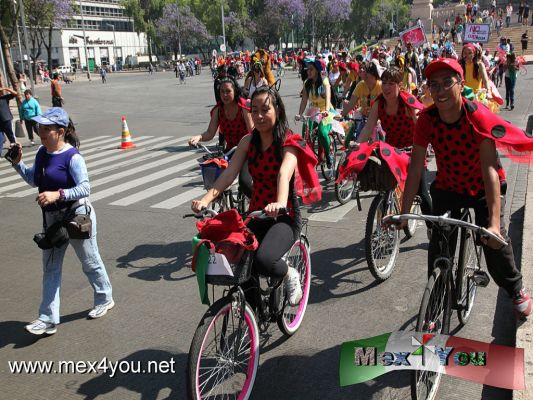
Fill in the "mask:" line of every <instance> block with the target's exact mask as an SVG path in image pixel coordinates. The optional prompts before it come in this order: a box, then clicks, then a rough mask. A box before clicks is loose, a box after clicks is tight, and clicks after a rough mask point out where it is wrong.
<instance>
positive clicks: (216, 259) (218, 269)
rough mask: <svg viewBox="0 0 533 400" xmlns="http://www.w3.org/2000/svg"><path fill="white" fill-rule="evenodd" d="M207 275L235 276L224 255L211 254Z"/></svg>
mask: <svg viewBox="0 0 533 400" xmlns="http://www.w3.org/2000/svg"><path fill="white" fill-rule="evenodd" d="M207 275H217V276H221V275H223V276H234V275H233V271H232V269H231V266H230V265H229V262H228V260H227V258H226V257H225V256H224V254H220V253H215V252H214V251H213V252H211V254H210V255H209V260H208V265H207Z"/></svg>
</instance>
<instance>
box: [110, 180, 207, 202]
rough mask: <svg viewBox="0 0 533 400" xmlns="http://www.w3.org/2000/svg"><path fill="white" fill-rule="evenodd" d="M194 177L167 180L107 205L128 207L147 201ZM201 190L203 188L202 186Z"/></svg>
mask: <svg viewBox="0 0 533 400" xmlns="http://www.w3.org/2000/svg"><path fill="white" fill-rule="evenodd" d="M196 177H197V176H192V177H179V178H174V179H171V180H169V181H167V182H163V183H161V184H159V185H156V186H152V187H149V188H148V189H145V190H142V191H140V192H138V193H135V194H132V195H131V196H127V197H124V198H122V199H119V200H117V201H114V202H112V203H109V204H110V205H112V206H129V205H131V204H133V203H137V202H139V201H141V200H145V199H148V198H150V197H153V196H156V195H158V194H159V193H163V192H165V191H167V190H170V189H176V188H179V187H181V186H180V185H183V184H184V183H187V182H189V181H191V180H193V179H194V178H196ZM202 189H203V186H202ZM189 191H190V190H189ZM189 191H187V192H189ZM187 192H186V193H187Z"/></svg>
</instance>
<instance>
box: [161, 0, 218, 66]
mask: <svg viewBox="0 0 533 400" xmlns="http://www.w3.org/2000/svg"><path fill="white" fill-rule="evenodd" d="M156 27H157V29H156V31H157V35H158V37H159V39H160V40H161V42H162V43H163V44H164V45H165V46H166V47H168V48H170V49H171V50H172V52H173V53H174V57H175V58H176V59H177V56H178V54H180V52H181V51H182V49H191V48H194V47H198V48H200V47H201V44H202V43H204V42H205V40H206V39H207V38H208V34H207V28H206V27H205V25H204V24H203V23H202V22H201V21H200V20H199V19H198V18H196V17H195V16H194V14H193V13H192V11H191V9H190V8H189V7H186V6H183V7H178V5H177V4H175V3H174V4H167V5H166V6H165V7H164V8H163V16H162V17H161V18H159V19H158V20H157V21H156Z"/></svg>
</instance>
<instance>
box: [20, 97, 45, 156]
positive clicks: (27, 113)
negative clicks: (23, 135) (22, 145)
mask: <svg viewBox="0 0 533 400" xmlns="http://www.w3.org/2000/svg"><path fill="white" fill-rule="evenodd" d="M20 111H21V113H20V116H21V119H22V120H23V121H24V124H25V125H26V132H28V138H29V139H30V141H31V145H32V146H33V145H35V142H34V141H33V133H34V132H35V133H36V134H38V133H39V132H38V131H37V122H36V121H34V120H33V119H32V118H34V117H37V116H39V115H41V114H42V112H41V106H40V105H39V102H38V101H37V100H35V98H34V97H33V96H32V92H31V90H30V89H26V90H25V91H24V101H23V102H22V105H21V106H20Z"/></svg>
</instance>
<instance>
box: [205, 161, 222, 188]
mask: <svg viewBox="0 0 533 400" xmlns="http://www.w3.org/2000/svg"><path fill="white" fill-rule="evenodd" d="M200 168H201V170H202V179H203V181H204V188H205V190H209V189H211V188H212V187H213V185H214V184H215V181H216V180H217V179H218V177H219V176H220V174H221V173H222V168H221V167H219V166H218V165H217V164H215V163H212V164H200Z"/></svg>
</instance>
